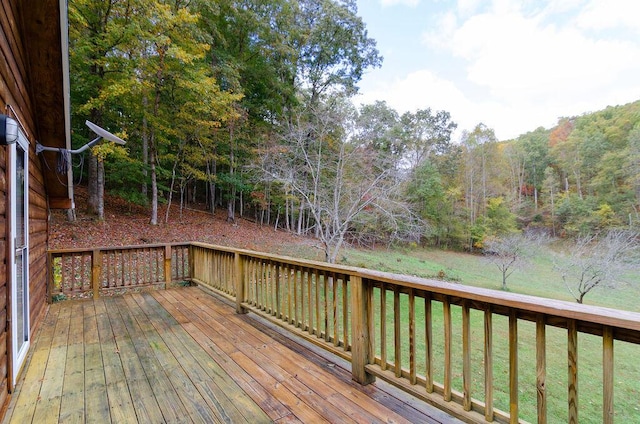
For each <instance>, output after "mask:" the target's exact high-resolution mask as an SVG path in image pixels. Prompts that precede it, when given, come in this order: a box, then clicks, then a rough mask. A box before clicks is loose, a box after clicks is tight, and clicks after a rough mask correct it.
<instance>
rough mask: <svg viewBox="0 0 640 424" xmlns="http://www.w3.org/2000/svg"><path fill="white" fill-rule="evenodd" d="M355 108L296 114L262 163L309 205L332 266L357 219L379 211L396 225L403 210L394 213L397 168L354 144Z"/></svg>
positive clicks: (336, 105) (337, 104) (336, 106)
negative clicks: (352, 139)
mask: <svg viewBox="0 0 640 424" xmlns="http://www.w3.org/2000/svg"><path fill="white" fill-rule="evenodd" d="M350 108H351V106H349V105H348V104H347V103H346V102H343V101H340V99H339V100H338V101H334V102H333V103H331V104H320V105H318V106H317V107H314V108H313V110H310V111H309V110H308V111H305V112H304V113H302V112H301V113H298V114H295V115H294V116H293V118H292V120H291V123H290V125H289V127H288V128H287V130H286V131H285V132H284V134H283V135H282V137H281V139H280V140H279V142H278V143H277V145H276V146H274V147H273V148H272V149H271V150H270V151H269V152H267V153H266V154H265V156H264V157H263V158H262V168H263V171H264V172H265V174H266V178H267V179H270V180H275V181H279V182H281V183H282V184H284V185H286V187H288V188H289V189H291V190H292V191H293V192H295V193H296V194H297V195H298V196H299V197H300V199H302V201H303V202H304V204H305V208H306V210H308V211H309V213H310V214H311V216H312V218H313V221H315V229H316V235H317V237H318V238H319V239H320V241H321V242H322V244H323V247H324V253H325V260H326V261H327V262H330V263H334V262H335V261H336V258H337V255H338V252H339V250H340V248H341V247H342V246H343V244H344V242H345V237H346V235H347V234H348V232H349V231H350V229H351V228H352V226H353V224H354V222H355V220H356V217H358V216H360V215H361V214H363V213H365V212H366V211H368V210H371V209H377V210H379V211H382V213H383V214H384V215H385V216H386V217H387V219H388V221H387V223H389V222H392V223H393V222H394V220H396V219H397V213H398V211H399V210H401V209H402V208H391V207H390V205H392V204H394V202H393V201H392V200H391V198H392V197H393V196H394V195H395V194H397V193H399V192H400V190H399V188H398V187H399V184H400V181H399V179H398V178H397V175H396V174H395V170H394V167H393V166H389V163H386V162H385V160H384V157H380V152H378V151H375V150H374V149H371V148H369V147H367V146H366V145H361V144H357V143H353V142H351V141H350V139H349V134H350V125H351V123H352V118H353V110H352V109H350ZM396 203H397V202H396ZM406 211H408V208H406ZM392 225H393V224H392Z"/></svg>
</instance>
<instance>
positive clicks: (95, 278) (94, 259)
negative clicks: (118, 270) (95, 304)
mask: <svg viewBox="0 0 640 424" xmlns="http://www.w3.org/2000/svg"><path fill="white" fill-rule="evenodd" d="M101 273H102V255H101V253H100V250H99V249H94V250H93V254H92V255H91V287H92V288H93V298H94V299H97V298H99V297H100V274H101Z"/></svg>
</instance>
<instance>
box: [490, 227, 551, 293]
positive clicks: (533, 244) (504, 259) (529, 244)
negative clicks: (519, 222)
mask: <svg viewBox="0 0 640 424" xmlns="http://www.w3.org/2000/svg"><path fill="white" fill-rule="evenodd" d="M546 241H547V238H546V237H543V236H539V235H535V234H531V233H525V234H522V233H513V234H508V235H506V236H504V237H492V238H489V239H487V240H485V241H484V243H483V244H484V255H485V258H486V260H487V261H489V262H490V263H492V264H494V265H495V266H496V267H498V269H499V270H500V272H501V273H502V290H507V279H508V278H509V277H510V276H511V274H513V273H514V272H515V271H516V270H517V269H521V268H523V267H525V266H527V265H528V263H529V259H530V258H531V257H532V256H533V255H534V254H535V253H536V252H537V250H538V249H539V247H540V246H541V245H542V244H544V243H546Z"/></svg>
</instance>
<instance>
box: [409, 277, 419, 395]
mask: <svg viewBox="0 0 640 424" xmlns="http://www.w3.org/2000/svg"><path fill="white" fill-rule="evenodd" d="M417 381H418V376H417V375H416V298H415V294H414V293H413V289H409V382H410V383H411V384H416V383H417Z"/></svg>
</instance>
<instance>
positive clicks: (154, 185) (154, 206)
mask: <svg viewBox="0 0 640 424" xmlns="http://www.w3.org/2000/svg"><path fill="white" fill-rule="evenodd" d="M155 156H156V155H155V152H154V149H153V147H152V148H151V155H150V157H149V159H150V163H151V219H149V223H150V224H151V225H158V182H157V180H156V178H157V176H156V157H155Z"/></svg>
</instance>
